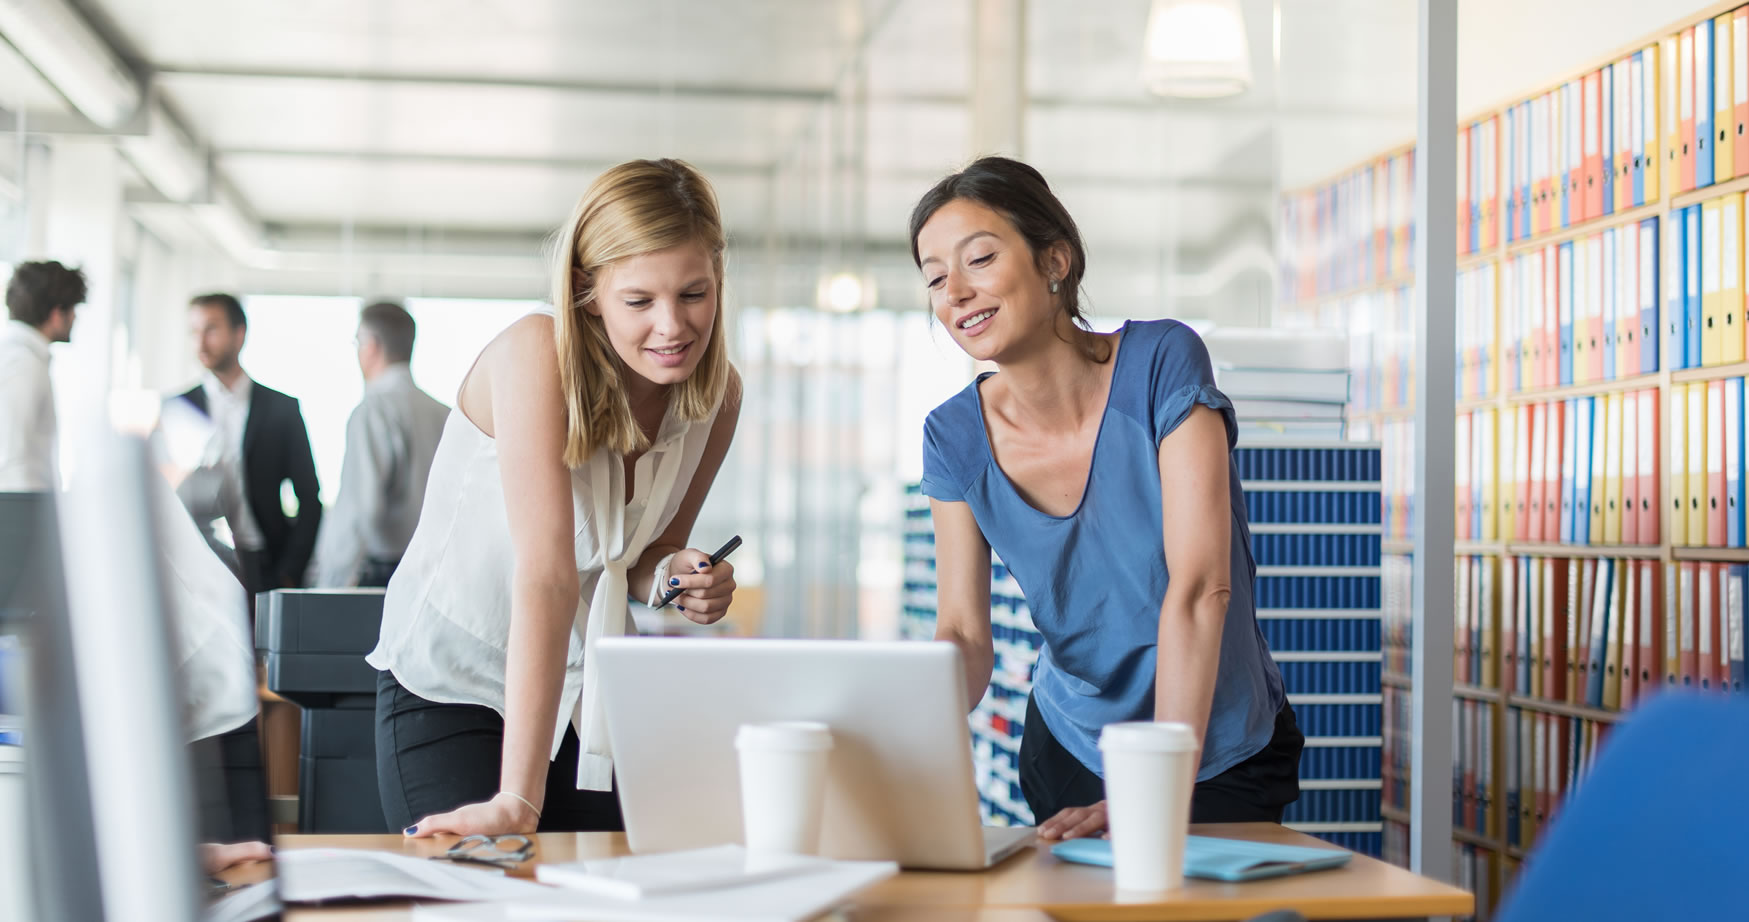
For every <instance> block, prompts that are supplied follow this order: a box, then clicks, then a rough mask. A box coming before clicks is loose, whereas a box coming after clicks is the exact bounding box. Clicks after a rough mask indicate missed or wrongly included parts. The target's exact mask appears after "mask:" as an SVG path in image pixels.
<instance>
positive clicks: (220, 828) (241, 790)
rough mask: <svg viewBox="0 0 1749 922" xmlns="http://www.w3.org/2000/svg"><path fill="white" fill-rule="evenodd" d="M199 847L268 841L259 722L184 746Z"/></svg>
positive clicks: (255, 721)
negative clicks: (191, 779) (189, 765)
mask: <svg viewBox="0 0 1749 922" xmlns="http://www.w3.org/2000/svg"><path fill="white" fill-rule="evenodd" d="M188 757H189V761H190V762H191V763H192V767H193V770H194V776H195V805H196V807H197V808H198V809H199V811H200V816H199V822H198V826H199V827H200V829H199V831H200V840H201V841H202V842H249V841H256V842H269V841H272V838H273V829H272V827H271V826H269V824H268V817H267V771H266V769H265V768H264V767H263V766H262V763H261V733H260V730H259V725H258V721H257V719H256V718H253V717H251V718H250V719H249V722H248V723H246V724H244V725H242V726H241V727H238V728H237V729H235V730H232V731H230V732H228V733H221V734H219V735H218V736H209V737H207V738H206V739H200V740H195V741H194V742H192V743H189V744H188Z"/></svg>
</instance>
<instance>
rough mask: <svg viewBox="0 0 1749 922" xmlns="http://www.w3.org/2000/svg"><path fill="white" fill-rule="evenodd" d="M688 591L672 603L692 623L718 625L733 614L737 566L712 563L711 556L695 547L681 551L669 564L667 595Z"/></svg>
mask: <svg viewBox="0 0 1749 922" xmlns="http://www.w3.org/2000/svg"><path fill="white" fill-rule="evenodd" d="M674 589H680V590H684V591H682V592H681V593H680V595H678V596H676V597H675V599H674V601H673V602H672V603H671V604H672V605H673V606H674V607H675V608H677V609H679V610H680V613H681V614H683V615H685V616H686V619H687V620H688V621H692V622H694V623H695V624H715V623H716V622H718V621H720V620H722V617H723V616H724V615H726V614H728V613H729V602H730V601H732V600H733V599H734V597H735V565H734V564H732V563H730V562H728V561H727V560H724V561H722V562H721V563H718V564H716V565H714V566H713V565H712V564H711V555H710V554H708V553H706V552H704V551H701V550H699V549H698V548H695V547H689V548H687V549H685V550H683V551H678V552H676V553H675V555H674V559H672V560H670V561H669V562H668V585H667V586H665V587H663V590H662V591H663V592H664V593H666V592H669V591H672V590H674Z"/></svg>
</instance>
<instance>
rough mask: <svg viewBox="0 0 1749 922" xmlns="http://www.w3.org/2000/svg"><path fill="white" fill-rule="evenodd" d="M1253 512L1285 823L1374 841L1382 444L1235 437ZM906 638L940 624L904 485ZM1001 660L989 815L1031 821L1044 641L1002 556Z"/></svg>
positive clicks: (979, 729)
mask: <svg viewBox="0 0 1749 922" xmlns="http://www.w3.org/2000/svg"><path fill="white" fill-rule="evenodd" d="M1236 460H1237V462H1238V465H1239V472H1240V477H1241V480H1242V483H1243V489H1244V494H1245V502H1246V506H1247V509H1248V511H1249V513H1250V515H1251V516H1252V518H1251V531H1252V557H1253V558H1254V559H1255V560H1256V562H1257V578H1258V611H1257V618H1258V623H1259V626H1260V627H1261V629H1262V631H1263V634H1264V637H1265V639H1267V640H1268V642H1269V646H1270V650H1271V652H1272V653H1273V654H1274V656H1275V660H1276V663H1277V664H1278V666H1279V667H1280V668H1281V672H1282V678H1283V680H1284V681H1285V682H1286V684H1287V691H1288V700H1289V701H1290V702H1292V703H1293V706H1294V711H1295V713H1296V714H1297V715H1298V717H1299V724H1300V729H1301V730H1302V731H1303V732H1304V733H1305V734H1306V749H1305V753H1304V755H1303V756H1302V757H1301V760H1300V788H1301V794H1300V799H1299V800H1298V801H1297V802H1296V803H1294V804H1293V805H1292V806H1291V807H1289V808H1288V810H1287V815H1286V817H1285V819H1286V821H1287V824H1288V825H1289V826H1291V827H1293V828H1295V829H1299V830H1301V831H1303V832H1306V833H1308V834H1310V835H1315V836H1317V837H1319V838H1322V839H1325V840H1327V841H1329V842H1331V843H1333V844H1336V845H1339V846H1341V847H1343V848H1348V849H1352V850H1354V851H1358V852H1362V853H1365V854H1369V855H1375V856H1376V855H1378V854H1379V853H1380V850H1381V845H1382V843H1381V838H1382V835H1381V832H1382V825H1381V820H1380V814H1379V798H1380V794H1381V787H1382V786H1381V781H1380V778H1381V775H1380V767H1381V766H1380V754H1381V746H1380V744H1381V723H1382V697H1381V693H1380V692H1381V689H1380V668H1381V664H1382V653H1381V650H1382V647H1381V636H1380V620H1379V612H1380V602H1381V596H1382V591H1381V588H1380V582H1381V581H1380V565H1381V564H1380V551H1381V544H1380V542H1381V534H1382V531H1381V526H1380V510H1381V508H1382V504H1381V501H1380V500H1381V493H1380V485H1379V478H1380V474H1381V470H1380V458H1379V447H1378V445H1377V444H1373V443H1361V442H1325V443H1294V444H1274V443H1271V444H1267V445H1264V444H1259V445H1241V446H1240V447H1239V448H1238V450H1237V459H1236ZM905 517H906V518H905V521H906V526H905V603H904V612H903V618H902V620H901V634H902V636H904V637H906V638H907V639H922V640H927V639H929V638H931V637H933V636H934V634H935V536H934V532H933V531H932V529H931V526H930V519H929V501H928V498H926V497H924V496H923V495H922V494H921V493H920V492H919V491H918V489H917V488H916V487H915V486H912V487H910V488H908V489H907V490H906V509H905ZM990 605H991V625H992V629H993V634H994V636H995V641H996V669H995V673H994V675H993V676H992V679H991V682H990V689H989V691H988V692H987V693H986V694H985V696H984V699H983V700H982V701H981V702H979V704H978V707H977V709H976V710H975V711H974V712H973V714H972V716H971V729H972V745H973V762H974V765H975V767H976V773H977V783H978V790H979V792H980V795H981V800H982V807H983V815H984V821H985V822H986V823H992V824H1031V823H1032V822H1033V817H1032V813H1031V811H1030V810H1029V809H1028V808H1027V806H1026V800H1025V798H1023V797H1022V796H1021V794H1020V778H1019V775H1018V773H1017V771H1016V766H1017V761H1018V756H1019V752H1020V737H1021V732H1022V730H1023V729H1024V728H1023V721H1024V719H1025V716H1026V697H1027V695H1028V694H1029V693H1030V692H1031V690H1032V669H1033V666H1034V665H1035V664H1036V663H1037V661H1038V648H1039V645H1040V643H1041V639H1040V637H1039V635H1038V632H1037V631H1036V630H1034V628H1033V625H1032V617H1031V614H1030V613H1029V612H1028V611H1027V607H1026V600H1025V598H1024V597H1023V596H1022V595H1021V592H1020V587H1019V585H1018V584H1016V583H1015V582H1014V579H1013V578H1012V577H1011V576H1009V574H1008V571H1007V568H1005V567H1003V566H1002V565H1001V562H1000V561H996V562H995V565H994V567H993V569H992V573H991V585H990Z"/></svg>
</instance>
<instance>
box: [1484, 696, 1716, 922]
mask: <svg viewBox="0 0 1749 922" xmlns="http://www.w3.org/2000/svg"><path fill="white" fill-rule="evenodd" d="M1746 875H1749V698H1743V697H1724V696H1713V697H1702V696H1700V695H1695V694H1684V693H1678V692H1670V693H1666V694H1662V695H1658V696H1657V697H1654V698H1653V699H1652V700H1650V701H1648V702H1647V703H1646V704H1645V706H1644V707H1642V708H1641V709H1640V710H1639V711H1638V712H1636V713H1634V714H1633V715H1631V716H1629V717H1628V718H1627V719H1626V720H1625V721H1624V722H1623V723H1622V724H1621V725H1620V726H1618V727H1617V728H1616V729H1615V731H1614V732H1613V733H1611V734H1610V735H1609V738H1608V740H1607V741H1606V742H1605V744H1604V747H1603V749H1602V751H1601V752H1600V753H1599V754H1598V758H1597V762H1596V763H1595V765H1594V766H1593V768H1592V771H1591V774H1590V775H1589V776H1587V777H1586V778H1585V779H1584V780H1583V781H1582V782H1581V783H1580V784H1579V786H1578V788H1577V790H1576V791H1575V792H1574V793H1573V796H1572V797H1571V799H1570V800H1569V801H1568V802H1567V803H1566V804H1565V805H1564V806H1563V807H1562V809H1561V810H1560V812H1559V813H1558V814H1557V815H1556V818H1555V822H1554V825H1553V826H1552V827H1551V828H1550V829H1549V830H1548V831H1547V833H1546V834H1545V835H1544V837H1543V838H1542V839H1541V840H1540V841H1539V842H1538V843H1537V845H1536V847H1535V849H1534V850H1533V851H1532V852H1531V853H1530V855H1529V856H1528V858H1527V859H1526V861H1525V866H1524V868H1523V870H1522V872H1521V873H1520V874H1519V876H1518V880H1517V881H1516V884H1515V886H1514V887H1513V889H1512V891H1511V892H1510V893H1508V894H1507V897H1506V901H1505V902H1504V904H1503V905H1502V906H1501V909H1500V912H1499V914H1498V915H1497V916H1496V918H1497V919H1498V920H1499V922H1544V920H1550V919H1574V920H1583V922H1607V920H1614V919H1622V920H1628V919H1633V920H1642V919H1695V920H1713V919H1721V920H1722V919H1743V918H1749V889H1746V887H1745V884H1744V880H1745V876H1746Z"/></svg>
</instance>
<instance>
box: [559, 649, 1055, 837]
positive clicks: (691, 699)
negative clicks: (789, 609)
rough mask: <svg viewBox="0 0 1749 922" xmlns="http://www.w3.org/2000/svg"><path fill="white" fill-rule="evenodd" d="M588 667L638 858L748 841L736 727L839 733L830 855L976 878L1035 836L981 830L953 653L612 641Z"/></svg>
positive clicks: (831, 786) (827, 821)
mask: <svg viewBox="0 0 1749 922" xmlns="http://www.w3.org/2000/svg"><path fill="white" fill-rule="evenodd" d="M593 668H596V669H600V670H601V673H600V675H601V681H602V692H603V695H602V697H603V700H604V701H605V703H606V708H607V732H608V740H609V742H610V744H611V745H612V748H613V758H614V765H615V770H616V781H617V783H618V785H619V796H620V806H621V808H622V811H623V813H624V815H625V820H626V836H627V840H628V842H629V844H630V845H631V848H632V850H633V851H636V852H659V851H670V850H676V849H683V848H693V847H702V846H707V845H717V844H721V843H725V842H739V841H741V838H742V828H741V796H740V773H739V770H738V764H737V756H736V750H735V743H734V739H735V732H736V729H737V728H738V727H739V726H740V725H741V724H744V723H759V722H765V721H776V720H808V721H819V722H821V723H824V724H826V725H827V726H828V727H830V728H831V730H832V751H831V755H830V756H829V757H828V760H827V762H828V766H829V767H828V769H827V776H828V780H827V783H826V804H825V813H824V818H823V820H822V828H821V834H820V850H821V853H822V854H825V855H828V856H830V857H834V858H846V859H874V860H886V861H897V862H899V864H901V865H902V866H905V867H911V868H939V869H961V870H973V869H980V868H984V867H988V866H989V865H991V864H992V863H994V862H995V861H998V860H1000V859H1001V858H1003V857H1006V856H1007V855H1008V854H1011V853H1013V852H1014V851H1016V850H1018V849H1019V848H1021V847H1023V846H1024V845H1025V844H1026V843H1027V842H1029V841H1030V840H1031V838H1032V833H1031V830H1030V829H1022V830H1009V829H989V830H986V829H985V828H983V827H982V826H981V824H980V822H979V816H978V791H977V787H976V785H975V783H974V781H973V778H972V745H971V734H970V729H969V727H968V725H967V721H966V713H967V708H966V703H965V697H966V691H965V679H964V672H963V670H962V668H961V665H960V656H959V651H958V650H957V649H956V648H955V647H953V646H952V645H950V644H945V643H874V642H860V641H844V640H730V639H692V638H686V639H681V638H653V637H642V638H638V637H626V638H604V639H602V640H601V641H600V642H599V644H598V646H597V647H596V651H595V662H594V666H593Z"/></svg>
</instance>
